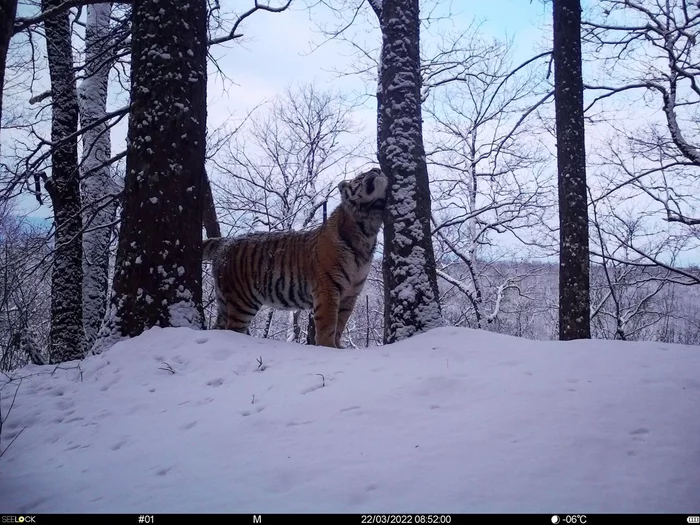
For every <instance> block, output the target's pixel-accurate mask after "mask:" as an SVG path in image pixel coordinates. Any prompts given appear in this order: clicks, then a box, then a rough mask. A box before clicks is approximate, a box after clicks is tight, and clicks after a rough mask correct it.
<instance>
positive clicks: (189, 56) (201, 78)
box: [93, 0, 207, 352]
mask: <svg viewBox="0 0 700 525" xmlns="http://www.w3.org/2000/svg"><path fill="white" fill-rule="evenodd" d="M206 14H207V10H206V2H205V1H204V0H197V1H194V2H189V3H187V4H178V5H177V6H171V7H170V8H169V9H163V8H162V5H161V3H159V2H158V0H141V1H136V2H135V3H134V6H133V15H132V16H133V18H132V24H133V25H132V56H131V71H132V73H131V106H132V112H131V118H130V120H129V134H128V139H127V140H128V143H129V149H128V153H127V160H126V164H127V166H126V178H125V188H124V203H123V207H122V215H121V221H120V231H119V245H118V249H117V259H116V263H115V276H114V282H113V286H112V297H111V300H110V308H109V311H108V313H107V316H106V318H105V323H104V324H103V327H102V329H101V330H100V335H99V337H98V341H97V342H96V344H95V346H94V348H93V351H94V352H99V351H101V350H103V349H105V348H106V347H107V346H108V345H110V344H112V343H113V342H114V341H115V340H117V339H120V338H122V337H134V336H137V335H139V334H141V333H142V332H143V331H144V330H146V329H148V328H151V327H154V326H161V327H167V326H190V327H195V328H200V327H202V326H203V313H202V254H201V247H202V214H203V200H204V199H203V195H204V191H203V190H204V178H205V170H204V159H205V141H206V83H207V71H206V57H207V38H206V33H207V32H206V19H207V16H206ZM154 93H158V96H157V97H154V95H153V94H154Z"/></svg>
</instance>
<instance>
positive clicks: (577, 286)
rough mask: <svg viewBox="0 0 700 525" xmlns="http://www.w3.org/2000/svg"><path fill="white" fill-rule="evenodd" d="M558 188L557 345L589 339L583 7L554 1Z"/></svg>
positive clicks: (573, 0)
mask: <svg viewBox="0 0 700 525" xmlns="http://www.w3.org/2000/svg"><path fill="white" fill-rule="evenodd" d="M553 6H554V7H553V20H554V43H553V46H554V47H553V52H552V56H553V58H554V90H555V94H554V101H555V109H556V126H557V164H558V172H559V177H558V182H559V236H560V241H559V252H560V254H559V339H561V340H569V339H589V338H590V337H591V328H590V323H591V308H590V289H589V288H590V282H589V281H590V278H589V253H588V250H589V246H588V244H589V240H588V194H587V186H586V147H585V127H584V120H583V73H582V62H581V2H580V0H554V2H553Z"/></svg>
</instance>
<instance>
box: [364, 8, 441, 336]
mask: <svg viewBox="0 0 700 525" xmlns="http://www.w3.org/2000/svg"><path fill="white" fill-rule="evenodd" d="M370 5H371V6H372V8H373V9H374V11H375V13H376V14H377V16H378V17H379V20H380V26H381V31H382V51H381V60H380V68H379V82H378V88H377V113H378V117H377V118H378V137H377V138H378V156H379V164H380V166H381V169H382V171H383V172H384V173H385V174H386V175H387V176H388V177H389V187H390V190H389V192H388V198H387V212H386V214H385V222H384V247H385V248H384V254H383V258H384V259H383V274H384V294H385V295H384V318H385V320H384V342H385V343H392V342H395V341H399V340H402V339H405V338H407V337H410V336H412V335H414V334H417V333H419V332H424V331H426V330H430V329H431V328H435V327H438V326H440V325H441V324H442V315H441V311H440V303H439V296H438V285H437V274H436V267H435V255H434V252H433V244H432V238H431V235H430V230H431V227H430V211H431V210H430V208H431V205H430V186H429V181H428V167H427V163H426V156H425V147H424V145H423V117H422V109H421V59H420V18H419V1H418V0H384V1H383V2H378V1H376V0H374V1H371V2H370Z"/></svg>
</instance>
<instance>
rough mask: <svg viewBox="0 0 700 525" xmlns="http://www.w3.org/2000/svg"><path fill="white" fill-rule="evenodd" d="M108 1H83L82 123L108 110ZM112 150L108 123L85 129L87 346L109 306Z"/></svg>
mask: <svg viewBox="0 0 700 525" xmlns="http://www.w3.org/2000/svg"><path fill="white" fill-rule="evenodd" d="M110 12H111V5H110V4H106V3H104V4H96V5H89V6H88V7H87V22H86V26H85V79H84V80H83V82H82V83H81V85H80V90H79V92H78V96H79V99H78V101H79V104H80V122H81V127H83V128H85V127H88V126H89V125H91V124H92V123H93V122H95V121H97V120H100V119H101V118H103V117H104V116H105V114H106V112H107V91H108V81H109V71H110V68H111V62H112V61H111V59H110V57H108V56H107V55H106V53H109V49H110V42H109V35H110V27H109V16H110ZM110 156H111V144H110V130H109V127H108V126H107V123H104V124H101V125H98V126H95V127H94V128H92V129H90V130H89V131H87V132H86V133H85V134H84V135H83V163H82V174H83V176H82V181H81V186H82V188H81V189H82V198H83V202H84V203H85V204H86V206H85V209H84V211H83V223H85V224H89V225H90V226H89V228H88V229H87V231H85V233H84V234H83V326H84V327H85V346H86V348H90V347H91V346H92V344H93V343H94V341H95V338H96V337H97V333H98V331H99V329H100V324H101V323H102V319H103V318H104V315H105V311H106V309H107V290H108V288H109V275H108V274H109V251H108V250H109V241H110V238H111V235H112V227H111V226H110V224H111V223H113V222H114V217H115V214H116V211H117V206H118V201H117V199H116V197H110V194H116V193H117V192H118V188H117V185H116V184H115V183H114V181H113V180H112V177H111V176H110V168H109V166H103V165H102V164H103V163H104V162H106V161H107V160H108V159H109V158H110Z"/></svg>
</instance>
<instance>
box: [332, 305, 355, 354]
mask: <svg viewBox="0 0 700 525" xmlns="http://www.w3.org/2000/svg"><path fill="white" fill-rule="evenodd" d="M356 302H357V295H353V296H352V297H343V299H342V300H341V301H340V304H339V308H338V324H337V326H336V331H335V347H336V348H342V346H341V345H340V339H341V338H342V337H343V332H344V331H345V327H346V326H347V324H348V319H350V316H351V315H352V311H353V310H354V309H355V303H356Z"/></svg>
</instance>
